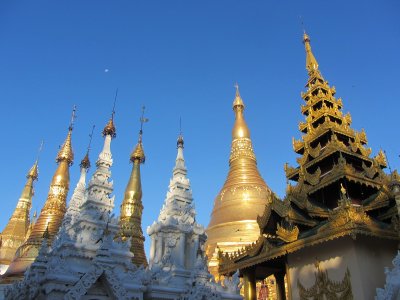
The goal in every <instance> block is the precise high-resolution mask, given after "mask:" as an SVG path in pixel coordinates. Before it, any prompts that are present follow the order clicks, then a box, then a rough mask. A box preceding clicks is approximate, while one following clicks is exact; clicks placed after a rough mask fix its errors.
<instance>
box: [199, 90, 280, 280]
mask: <svg viewBox="0 0 400 300" xmlns="http://www.w3.org/2000/svg"><path fill="white" fill-rule="evenodd" d="M233 111H234V112H235V124H234V126H233V130H232V146H231V154H230V157H229V173H228V177H227V179H226V181H225V183H224V186H223V187H222V189H221V191H220V192H219V194H218V195H217V197H216V198H215V201H214V208H213V211H212V213H211V221H210V224H209V225H208V228H207V230H206V232H207V235H208V239H207V242H206V254H207V257H208V263H209V265H208V267H209V270H210V272H211V273H212V274H213V275H214V276H216V278H217V279H218V275H217V274H218V259H217V254H218V249H219V250H221V251H224V252H233V251H236V250H237V249H239V248H242V247H243V246H245V245H248V244H250V243H252V242H254V241H256V240H257V239H258V236H259V234H260V229H259V227H258V224H257V216H258V215H260V214H262V212H263V211H264V210H265V206H266V205H268V204H269V203H270V202H271V196H272V192H271V190H270V189H269V188H268V186H267V185H266V184H265V181H264V180H263V179H262V177H261V175H260V173H259V172H258V169H257V161H256V157H255V155H254V151H253V145H252V142H251V138H250V130H249V128H248V127H247V124H246V121H245V119H244V116H243V112H244V103H243V100H242V98H241V96H240V93H239V87H238V86H237V85H236V96H235V99H234V101H233Z"/></svg>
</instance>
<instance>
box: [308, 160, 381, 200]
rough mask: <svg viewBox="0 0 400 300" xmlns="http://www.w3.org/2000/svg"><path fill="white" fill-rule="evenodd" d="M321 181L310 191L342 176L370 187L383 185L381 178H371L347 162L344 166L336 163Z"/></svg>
mask: <svg viewBox="0 0 400 300" xmlns="http://www.w3.org/2000/svg"><path fill="white" fill-rule="evenodd" d="M321 177H322V178H321V180H320V182H319V183H318V184H317V185H315V186H314V187H311V186H310V188H309V190H308V193H309V194H312V193H314V192H316V191H318V190H320V189H322V188H324V187H326V186H328V185H330V184H332V183H333V182H336V181H338V180H339V179H341V178H346V179H347V180H349V181H353V182H356V183H360V184H364V185H366V186H369V187H373V188H376V189H379V188H380V187H381V186H382V183H381V181H380V180H379V178H377V179H371V178H368V177H367V176H365V175H364V173H360V172H358V171H356V170H355V169H354V168H353V167H352V166H351V165H349V164H346V165H345V166H344V167H341V166H340V164H338V165H335V166H334V167H333V168H332V170H331V171H329V172H327V173H325V174H324V175H323V176H321Z"/></svg>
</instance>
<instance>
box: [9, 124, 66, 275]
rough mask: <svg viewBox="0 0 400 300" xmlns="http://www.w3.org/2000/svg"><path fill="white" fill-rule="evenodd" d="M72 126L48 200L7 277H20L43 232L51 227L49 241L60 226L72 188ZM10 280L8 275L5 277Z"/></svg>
mask: <svg viewBox="0 0 400 300" xmlns="http://www.w3.org/2000/svg"><path fill="white" fill-rule="evenodd" d="M71 133H72V127H70V129H69V131H68V135H67V138H66V139H65V142H64V144H63V145H62V147H61V149H60V151H59V152H58V155H57V159H56V161H57V163H58V167H57V170H56V171H55V173H54V175H53V179H52V180H51V184H50V188H49V193H48V195H47V200H46V202H45V204H44V206H43V208H42V210H41V212H40V215H39V218H38V220H37V222H36V223H35V225H34V227H33V229H32V231H31V233H30V235H29V237H28V239H27V240H26V241H25V243H24V244H23V245H22V246H21V247H19V249H18V250H17V253H16V255H15V258H14V260H13V261H12V263H11V265H10V267H9V269H8V270H7V272H6V273H5V275H4V276H5V277H10V278H12V277H19V276H22V275H23V272H25V271H26V269H27V268H28V267H29V266H30V265H31V264H32V262H33V261H34V260H35V258H36V256H37V254H38V249H39V247H40V245H41V243H42V240H43V234H44V233H45V232H46V229H47V230H48V235H49V242H51V240H52V239H53V237H54V236H55V234H56V233H57V232H58V229H59V227H60V225H61V221H62V219H63V217H64V214H65V211H66V199H67V194H68V190H69V166H70V165H71V164H72V162H73V158H74V154H73V152H72V146H71ZM6 280H7V278H6Z"/></svg>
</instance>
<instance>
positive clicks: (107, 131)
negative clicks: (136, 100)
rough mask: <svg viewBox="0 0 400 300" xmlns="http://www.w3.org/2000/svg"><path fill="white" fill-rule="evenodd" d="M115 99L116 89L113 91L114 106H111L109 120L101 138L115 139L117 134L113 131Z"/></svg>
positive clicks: (116, 95)
mask: <svg viewBox="0 0 400 300" xmlns="http://www.w3.org/2000/svg"><path fill="white" fill-rule="evenodd" d="M117 97H118V89H117V90H116V91H115V97H114V104H113V109H112V112H111V118H110V120H109V121H108V123H107V125H106V126H105V127H104V129H103V136H106V135H110V136H111V138H115V137H116V136H117V133H116V130H115V125H114V116H115V105H116V103H117Z"/></svg>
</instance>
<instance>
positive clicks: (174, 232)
mask: <svg viewBox="0 0 400 300" xmlns="http://www.w3.org/2000/svg"><path fill="white" fill-rule="evenodd" d="M183 144H184V142H183V137H182V135H180V136H179V138H178V142H177V146H178V155H177V157H176V163H175V167H174V169H173V176H172V179H171V180H170V184H169V189H168V192H167V196H166V199H165V202H164V205H163V207H162V209H161V211H160V215H159V217H158V220H157V221H156V222H154V223H153V224H152V225H151V226H149V227H148V228H147V233H148V234H149V236H150V238H151V249H150V261H149V269H150V271H151V284H150V285H149V286H148V289H147V292H146V295H147V298H149V299H177V295H179V299H242V297H241V296H240V295H239V287H238V284H239V279H238V278H237V276H236V278H235V279H232V280H226V281H225V287H223V286H222V285H221V284H218V283H216V282H215V281H214V278H213V276H212V275H211V274H210V273H209V272H208V270H207V260H206V257H205V255H204V243H205V241H206V239H207V236H206V234H205V229H204V227H203V226H202V225H200V224H198V223H197V222H196V211H195V207H194V202H193V196H192V190H191V187H190V181H189V179H188V178H187V177H186V175H187V169H186V166H185V160H184V157H183Z"/></svg>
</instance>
